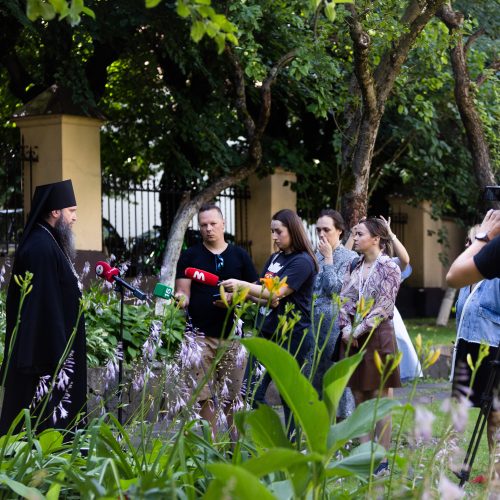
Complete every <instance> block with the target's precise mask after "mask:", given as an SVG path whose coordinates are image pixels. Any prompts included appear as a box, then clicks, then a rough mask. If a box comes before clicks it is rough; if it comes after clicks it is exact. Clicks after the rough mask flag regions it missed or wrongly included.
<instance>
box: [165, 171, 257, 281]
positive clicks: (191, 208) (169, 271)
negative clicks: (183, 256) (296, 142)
mask: <svg viewBox="0 0 500 500" xmlns="http://www.w3.org/2000/svg"><path fill="white" fill-rule="evenodd" d="M257 166H258V163H255V164H253V165H250V166H247V167H244V168H241V169H239V170H238V171H237V172H235V173H234V174H233V175H228V176H226V177H222V178H221V179H219V180H218V181H215V182H214V183H212V184H211V185H210V186H208V187H207V188H205V189H204V190H203V191H201V192H200V193H199V194H198V195H197V196H195V197H194V198H193V199H192V200H190V199H188V196H187V195H186V197H185V198H184V199H183V201H182V202H181V205H180V206H179V209H178V210H177V213H176V214H175V217H174V220H173V222H172V226H171V227H170V232H169V234H168V239H167V248H166V249H165V254H164V256H163V263H162V267H161V273H160V281H161V282H162V283H165V284H167V285H169V286H173V284H174V280H175V272H176V267H177V260H178V259H179V255H180V253H181V249H182V243H183V241H184V234H185V233H186V230H187V228H188V226H189V223H190V222H191V219H192V218H193V217H194V216H195V215H196V214H197V213H198V210H199V209H200V207H201V206H202V205H203V204H204V203H207V202H209V201H211V200H213V199H214V198H215V197H216V196H217V195H218V194H220V193H221V192H222V191H224V189H226V188H228V187H231V186H234V185H235V184H238V183H239V182H241V181H242V180H244V179H246V178H247V177H248V176H249V175H251V174H252V173H253V172H255V170H256V169H257Z"/></svg>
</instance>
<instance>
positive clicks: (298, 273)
mask: <svg viewBox="0 0 500 500" xmlns="http://www.w3.org/2000/svg"><path fill="white" fill-rule="evenodd" d="M271 235H272V238H273V241H274V244H275V246H276V247H277V250H278V251H277V252H275V253H273V254H272V255H271V256H270V257H269V259H268V260H267V262H266V264H265V266H264V270H263V272H262V274H261V277H262V278H274V277H275V276H277V277H279V278H280V280H282V279H283V278H284V277H285V276H286V278H287V280H286V284H285V285H284V286H283V287H282V288H281V289H280V292H279V296H278V297H273V296H272V294H271V292H270V290H268V289H267V288H266V287H265V286H263V285H261V284H256V283H248V282H246V281H241V280H236V279H229V280H226V281H223V282H222V285H223V286H224V288H225V290H227V291H228V292H234V291H235V290H236V289H238V288H248V290H249V295H250V296H251V297H253V298H254V299H255V300H256V301H259V302H260V303H261V307H260V308H259V317H258V325H259V327H260V330H261V332H262V335H263V336H264V337H265V338H268V339H272V340H274V341H277V340H278V339H277V337H276V335H275V334H276V333H277V332H276V329H277V327H278V321H279V318H278V317H279V316H280V315H283V314H284V313H285V308H286V305H287V304H288V303H291V304H293V305H294V311H295V312H296V313H298V314H299V315H300V319H299V320H298V321H297V323H296V324H295V326H294V328H293V331H292V332H291V333H290V334H289V335H290V336H289V338H288V339H286V340H285V342H284V343H283V342H282V341H281V340H280V342H279V343H280V344H282V345H283V347H285V348H287V349H288V350H289V352H290V353H291V354H292V355H293V356H294V357H295V359H296V360H297V362H298V363H299V365H300V366H302V365H303V364H304V361H305V359H306V356H307V353H308V351H309V350H310V349H311V347H312V345H313V341H314V339H313V334H312V332H311V299H312V288H313V284H314V279H315V277H316V274H317V272H318V263H317V261H316V257H315V255H314V251H313V249H312V246H311V243H310V242H309V239H308V237H307V234H306V231H305V229H304V226H303V224H302V221H301V219H300V217H299V216H298V215H297V214H296V213H295V212H294V211H293V210H289V209H283V210H280V211H279V212H277V213H275V214H274V215H273V218H272V221H271ZM284 409H285V415H286V417H287V421H288V416H289V409H288V408H287V407H286V405H284ZM292 430H293V424H292V426H291V427H290V433H291V432H292Z"/></svg>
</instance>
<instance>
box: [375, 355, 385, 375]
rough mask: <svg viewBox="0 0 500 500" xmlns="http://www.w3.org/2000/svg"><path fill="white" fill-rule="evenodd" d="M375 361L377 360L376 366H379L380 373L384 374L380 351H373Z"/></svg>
mask: <svg viewBox="0 0 500 500" xmlns="http://www.w3.org/2000/svg"><path fill="white" fill-rule="evenodd" d="M373 361H375V366H376V367H377V370H378V372H379V373H380V375H382V372H383V371H384V369H383V367H382V358H381V357H380V354H379V353H378V351H375V352H374V353H373Z"/></svg>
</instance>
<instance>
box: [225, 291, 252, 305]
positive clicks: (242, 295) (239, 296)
mask: <svg viewBox="0 0 500 500" xmlns="http://www.w3.org/2000/svg"><path fill="white" fill-rule="evenodd" d="M249 291H250V288H248V287H247V286H243V287H238V288H237V289H236V290H235V291H234V293H233V299H232V304H233V305H234V306H237V305H238V304H242V303H243V302H245V300H246V298H247V295H248V292H249ZM221 295H222V294H221Z"/></svg>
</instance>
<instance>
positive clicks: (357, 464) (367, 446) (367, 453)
mask: <svg viewBox="0 0 500 500" xmlns="http://www.w3.org/2000/svg"><path fill="white" fill-rule="evenodd" d="M372 445H373V456H374V463H375V465H378V463H379V462H380V461H381V460H382V459H383V458H384V457H385V456H386V455H387V450H386V449H385V448H384V447H383V446H380V445H379V444H376V443H363V444H361V445H360V446H358V447H357V448H354V450H352V452H351V453H350V454H349V455H348V456H347V457H345V458H342V459H341V460H338V461H336V462H332V463H331V464H330V465H329V466H328V467H327V469H326V475H327V476H329V477H333V476H346V475H351V474H354V475H357V476H363V477H366V476H368V474H370V465H371V460H372Z"/></svg>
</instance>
